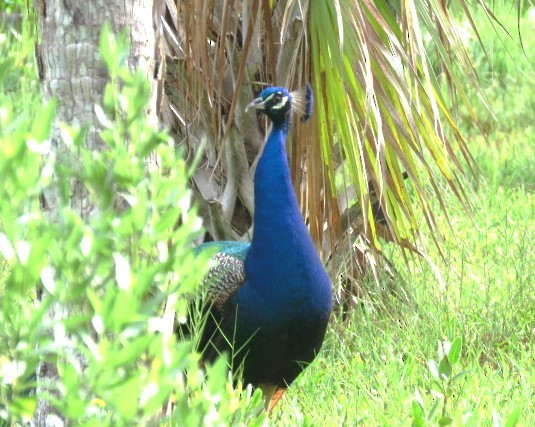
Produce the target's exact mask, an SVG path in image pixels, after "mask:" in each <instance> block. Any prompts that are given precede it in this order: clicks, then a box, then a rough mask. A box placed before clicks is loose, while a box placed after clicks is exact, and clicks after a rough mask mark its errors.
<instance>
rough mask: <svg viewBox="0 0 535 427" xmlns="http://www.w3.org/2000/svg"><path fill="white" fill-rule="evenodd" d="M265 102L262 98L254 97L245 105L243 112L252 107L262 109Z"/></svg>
mask: <svg viewBox="0 0 535 427" xmlns="http://www.w3.org/2000/svg"><path fill="white" fill-rule="evenodd" d="M265 104H266V101H265V100H264V99H263V98H261V97H258V98H255V99H253V101H252V102H251V103H250V104H249V105H247V107H245V112H246V113H247V111H249V110H250V109H251V108H254V109H255V110H263V109H264V105H265Z"/></svg>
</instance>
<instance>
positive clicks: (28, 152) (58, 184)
mask: <svg viewBox="0 0 535 427" xmlns="http://www.w3.org/2000/svg"><path fill="white" fill-rule="evenodd" d="M102 40H103V43H101V46H102V47H101V51H102V55H103V59H104V61H105V63H106V65H107V66H108V70H109V73H110V76H111V82H110V83H109V85H108V86H107V87H106V90H105V96H104V100H103V107H101V108H100V107H97V109H98V111H99V114H98V116H99V119H100V121H101V124H102V125H103V127H104V130H103V131H102V132H101V138H102V141H103V142H104V145H105V147H104V149H103V150H101V151H99V152H95V151H90V150H88V149H87V148H86V147H85V145H84V129H79V128H73V127H70V126H68V125H65V124H64V125H62V128H61V129H62V135H63V140H62V147H60V148H61V152H62V158H58V157H57V155H56V152H55V151H54V150H56V148H54V149H53V147H51V144H50V141H49V140H48V139H47V138H48V135H49V133H50V130H51V128H52V126H53V121H54V110H55V104H54V102H50V103H48V104H47V105H44V106H42V107H41V108H40V109H39V111H38V113H37V117H36V118H35V120H33V123H31V125H29V124H28V122H27V121H24V120H23V121H20V120H18V119H17V117H16V116H15V114H14V108H13V106H11V105H9V103H6V104H5V105H2V106H1V107H0V175H1V176H2V177H3V182H2V185H1V186H0V218H1V222H0V254H1V256H2V259H3V260H2V261H1V262H2V265H3V269H2V271H1V273H0V274H1V276H0V293H1V295H2V298H1V301H2V302H1V307H0V352H1V353H0V384H1V385H2V388H1V391H0V408H2V409H1V410H0V419H3V420H5V421H7V422H11V423H20V422H25V421H28V420H29V419H30V418H31V417H32V414H33V412H34V410H35V407H36V402H37V398H46V396H45V395H44V394H42V393H41V394H40V393H39V392H38V393H37V396H36V394H35V393H34V391H33V390H34V389H35V386H36V383H35V374H34V373H35V370H36V367H37V366H38V364H39V362H40V361H48V362H52V363H54V364H55V365H56V366H57V369H58V373H59V378H58V380H57V383H56V384H53V385H52V388H53V391H54V393H53V394H52V395H51V396H49V397H48V398H50V399H51V400H52V403H53V404H54V405H55V406H56V408H57V409H58V410H59V412H60V413H62V414H63V415H64V416H65V417H66V418H67V419H69V420H70V421H71V422H72V423H83V424H88V425H124V424H132V423H133V424H143V423H146V422H148V421H155V422H157V420H160V421H162V420H163V419H165V420H166V421H167V422H172V423H175V424H180V425H184V426H189V425H192V426H193V425H194V426H197V425H199V424H204V425H221V424H225V425H226V424H232V423H240V422H241V423H245V422H247V423H249V422H251V423H253V424H254V422H257V423H262V422H263V416H260V417H256V414H257V413H258V412H259V411H260V410H261V407H262V400H261V396H260V393H259V392H257V393H255V394H254V395H252V396H251V393H250V390H247V391H246V392H244V393H243V394H244V397H243V398H241V397H240V390H237V391H234V390H233V389H232V387H231V386H230V383H229V378H228V374H227V366H226V362H225V359H223V358H222V359H221V360H219V361H218V362H216V363H215V364H214V365H213V366H211V367H208V368H207V374H206V379H205V374H204V372H203V371H202V370H201V369H200V368H199V366H198V359H199V358H198V355H197V354H196V352H195V351H194V349H193V344H192V342H190V341H187V340H177V338H176V335H175V334H174V331H173V323H174V315H175V312H176V313H177V315H178V317H179V318H181V317H184V316H185V315H186V311H187V305H188V300H187V296H188V295H190V294H192V293H193V292H195V290H196V285H197V283H199V282H200V279H201V277H202V276H203V274H204V272H205V271H206V266H207V256H206V255H202V254H201V255H199V256H194V255H193V253H192V251H191V249H190V248H191V246H192V244H193V240H194V239H195V237H197V236H198V235H199V233H200V232H201V231H202V230H201V221H200V219H199V218H198V216H197V215H196V211H195V208H194V207H192V206H191V194H190V190H189V189H188V186H187V184H188V174H189V172H190V171H189V170H188V168H187V166H186V163H185V162H184V160H183V159H182V157H181V156H180V153H178V154H177V153H176V151H175V147H174V144H173V141H172V140H171V139H170V138H169V136H168V135H167V134H166V133H165V132H162V131H160V130H158V129H156V128H155V127H154V126H153V125H151V124H150V123H149V122H148V120H147V117H146V114H145V108H146V105H147V102H148V99H149V88H148V85H147V82H146V81H145V78H144V77H143V76H142V75H141V74H139V73H138V74H131V73H130V72H129V71H128V69H127V68H126V67H125V66H124V59H125V58H126V57H127V56H128V50H127V49H128V48H127V43H126V37H125V36H124V35H123V36H120V37H119V38H118V39H115V38H114V37H112V35H111V34H110V32H109V31H108V30H106V29H105V30H104V31H103V35H102ZM149 158H153V159H154V158H157V160H158V161H157V164H158V167H152V168H147V159H149ZM75 159H81V162H77V161H75ZM73 180H76V181H77V182H78V183H80V185H81V186H82V187H83V188H84V189H86V190H87V192H88V194H89V199H90V201H91V203H92V204H93V206H95V209H94V210H93V212H92V214H91V215H90V216H89V218H83V217H82V216H81V215H80V213H79V212H78V210H77V207H76V206H72V205H71V199H70V195H71V193H70V192H71V183H72V182H73ZM43 191H49V192H50V191H54V192H56V194H57V195H58V199H59V206H58V207H57V209H56V210H55V211H54V212H52V215H45V213H43V211H42V210H41V207H40V195H41V194H42V193H43ZM121 201H126V202H127V203H124V202H121ZM118 202H119V203H118ZM121 204H122V205H125V207H124V208H122V209H118V208H117V205H121ZM36 288H37V289H40V290H41V292H42V295H41V297H40V298H37V297H36ZM52 396H55V397H52ZM253 417H254V420H255V421H254V422H253Z"/></svg>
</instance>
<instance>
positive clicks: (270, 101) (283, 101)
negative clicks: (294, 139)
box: [245, 84, 313, 125]
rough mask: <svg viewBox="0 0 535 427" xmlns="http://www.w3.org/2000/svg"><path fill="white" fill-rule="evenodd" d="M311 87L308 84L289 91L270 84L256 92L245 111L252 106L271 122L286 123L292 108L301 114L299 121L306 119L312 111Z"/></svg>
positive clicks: (276, 123)
mask: <svg viewBox="0 0 535 427" xmlns="http://www.w3.org/2000/svg"><path fill="white" fill-rule="evenodd" d="M312 103H313V100H312V89H311V87H310V85H309V84H307V85H306V87H305V88H304V89H301V90H297V91H294V92H289V91H288V90H287V89H286V88H284V87H277V86H272V87H268V88H266V89H264V90H263V91H262V92H260V93H259V94H258V97H257V98H255V99H254V100H253V101H252V102H251V103H250V104H249V105H248V106H247V107H245V111H246V112H247V111H249V110H250V109H252V108H254V109H255V110H259V111H262V112H263V113H264V114H265V115H266V116H268V117H269V118H270V119H271V121H272V122H273V124H275V125H282V124H284V123H288V122H289V120H290V115H291V112H292V110H295V111H297V112H298V113H299V114H301V115H302V117H301V121H306V120H308V119H309V118H310V115H311V113H312Z"/></svg>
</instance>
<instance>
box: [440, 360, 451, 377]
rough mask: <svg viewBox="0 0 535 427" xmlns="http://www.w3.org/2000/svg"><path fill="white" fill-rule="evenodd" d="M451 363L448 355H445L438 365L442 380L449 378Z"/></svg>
mask: <svg viewBox="0 0 535 427" xmlns="http://www.w3.org/2000/svg"><path fill="white" fill-rule="evenodd" d="M451 371H452V368H451V363H450V362H449V360H448V357H447V356H444V357H443V358H442V360H441V361H440V364H439V365H438V374H439V376H440V379H441V380H443V381H444V380H447V379H449V378H450V376H451Z"/></svg>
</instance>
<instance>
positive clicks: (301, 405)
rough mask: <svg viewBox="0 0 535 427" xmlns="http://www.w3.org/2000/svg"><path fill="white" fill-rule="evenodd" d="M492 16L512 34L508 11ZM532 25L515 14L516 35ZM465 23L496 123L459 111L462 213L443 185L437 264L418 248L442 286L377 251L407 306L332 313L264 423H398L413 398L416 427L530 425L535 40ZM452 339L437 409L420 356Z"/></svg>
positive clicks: (534, 313) (534, 332)
mask: <svg viewBox="0 0 535 427" xmlns="http://www.w3.org/2000/svg"><path fill="white" fill-rule="evenodd" d="M495 12H496V13H497V15H498V16H499V17H504V23H505V24H506V26H507V28H508V29H509V33H510V34H511V35H513V36H514V35H515V34H516V21H515V20H516V18H515V16H514V14H515V13H516V12H515V10H514V9H513V10H512V11H511V10H510V9H508V8H507V7H502V8H501V9H499V10H497V11H495ZM530 19H531V21H530ZM532 20H533V18H528V17H524V18H523V19H522V22H521V24H522V25H523V28H524V29H526V28H528V24H529V23H530V22H531V24H530V25H533V21H532ZM476 23H477V25H480V26H481V28H482V31H481V35H482V37H483V43H484V44H485V45H486V47H487V48H488V52H489V54H490V61H487V60H485V59H484V57H483V54H482V52H481V50H480V48H479V50H478V45H477V42H476V41H475V40H474V39H472V40H471V41H470V44H469V46H468V47H469V50H470V51H472V53H473V54H474V55H475V59H476V60H475V64H476V67H478V70H479V71H480V76H481V84H482V87H483V89H484V93H485V95H486V97H487V99H488V101H489V103H490V105H491V107H492V109H493V111H494V113H495V115H496V118H497V120H496V121H495V120H492V119H490V117H491V116H490V113H488V111H487V110H486V109H485V107H484V105H483V104H482V103H481V104H476V106H475V108H476V113H477V115H478V116H479V117H481V118H483V120H482V122H483V123H482V125H483V128H484V130H486V131H487V132H488V134H487V138H483V137H482V136H480V135H479V133H478V132H479V131H478V130H477V129H476V128H475V126H474V125H473V123H472V122H471V121H470V120H469V119H468V117H467V116H463V112H462V111H461V112H460V113H461V124H462V126H463V131H464V133H465V134H466V135H467V136H468V137H469V138H470V143H469V144H470V148H471V151H472V153H473V154H474V157H475V158H476V160H477V163H478V165H479V168H480V170H481V176H480V178H479V179H478V180H477V181H475V180H474V181H473V184H474V197H473V201H474V211H473V212H471V213H467V212H466V211H464V210H463V208H462V207H461V205H460V203H459V202H458V200H457V199H456V197H455V195H453V194H451V193H450V192H449V191H448V190H447V189H445V190H444V193H443V196H444V200H445V203H446V205H447V206H448V210H449V221H450V222H451V224H452V227H451V228H450V227H449V225H448V218H446V216H445V215H444V214H438V216H437V221H438V229H439V230H440V233H441V235H442V238H443V241H444V245H443V248H444V259H441V257H440V255H439V254H438V253H437V252H436V250H435V251H433V249H430V250H431V253H430V256H431V259H432V260H433V261H434V262H435V264H436V266H437V268H438V270H439V271H440V274H441V275H442V278H443V281H442V283H441V282H440V281H439V280H437V276H436V274H435V272H434V271H433V270H432V268H431V267H430V266H429V264H428V263H427V262H426V261H424V260H420V259H412V260H411V261H410V263H409V265H406V264H405V263H404V262H403V260H402V258H401V257H400V254H399V253H398V251H397V250H396V249H395V248H389V249H387V251H388V252H387V255H388V256H389V257H390V258H391V259H394V261H395V265H396V267H397V269H398V270H399V272H400V273H401V275H402V277H403V278H404V281H405V285H404V286H406V289H405V290H406V292H407V293H408V294H409V295H410V300H411V302H410V303H407V302H403V301H400V300H397V299H396V298H395V297H394V296H383V308H384V309H383V310H373V311H372V310H369V306H370V304H366V303H367V302H368V301H366V300H364V301H362V302H363V304H361V305H360V306H357V309H356V310H355V311H354V312H353V313H352V315H351V316H350V317H349V319H342V318H341V316H339V315H336V314H335V316H334V319H333V320H332V322H331V325H330V328H329V330H328V336H327V340H326V343H325V345H324V347H323V349H322V352H321V354H320V356H319V358H318V359H317V360H316V362H314V364H313V365H312V366H311V367H310V368H308V369H307V370H306V371H305V373H304V374H303V375H302V376H301V377H300V378H299V379H298V380H297V382H296V383H295V384H294V386H292V387H291V388H290V389H289V390H288V392H287V394H286V396H285V397H284V398H283V400H282V401H281V404H280V407H278V408H276V409H275V411H274V413H273V415H272V417H271V422H272V424H273V425H288V426H293V425H305V426H308V425H311V426H316V425H318V426H319V425H321V426H338V425H356V424H362V425H374V426H375V425H385V426H391V425H410V424H411V423H412V422H413V420H414V419H413V405H414V404H415V403H414V402H415V401H416V400H417V395H419V396H421V397H419V398H418V399H419V400H420V401H421V403H422V406H423V408H424V412H425V416H426V417H427V416H428V414H429V412H430V410H431V408H432V407H433V405H434V404H437V405H438V406H437V408H436V413H435V414H436V416H435V417H434V418H433V420H432V421H427V424H426V425H438V422H437V421H438V418H440V417H441V416H442V415H443V416H445V417H449V418H451V420H452V423H453V425H477V426H479V425H489V426H490V425H493V426H501V425H514V420H515V419H516V418H517V417H518V425H521V426H528V425H535V406H534V403H533V396H534V395H535V362H534V360H535V349H534V344H533V343H534V342H535V281H534V279H533V277H534V276H535V269H534V266H535V194H534V192H535V135H534V133H535V132H534V129H535V125H534V124H535V113H534V111H535V107H534V105H533V102H534V99H535V92H534V90H533V89H534V78H533V76H534V75H535V74H534V70H535V68H534V65H533V64H535V51H534V47H535V33H533V31H529V30H526V31H524V32H523V36H524V40H523V41H524V45H525V46H526V50H525V51H524V52H523V53H522V52H521V51H520V50H519V46H518V42H517V41H515V40H513V39H511V38H508V37H503V34H502V38H503V40H504V43H505V47H504V46H503V45H501V44H500V42H499V40H498V39H497V38H496V36H495V34H493V30H492V29H491V28H490V26H489V25H488V24H486V23H485V22H484V18H483V17H482V16H481V14H476ZM513 38H514V37H513ZM504 49H507V50H508V51H509V53H506V52H505V51H504ZM519 53H522V54H523V55H525V57H523V56H522V55H519ZM469 89H470V88H467V90H469ZM436 208H437V209H436V212H440V207H439V206H438V204H437V206H436ZM452 229H453V231H452ZM425 238H427V239H429V240H430V238H431V236H429V235H428V236H424V239H425ZM428 246H429V247H430V248H432V246H433V245H432V244H429V245H428ZM368 298H370V297H368ZM374 303H375V302H374ZM455 337H460V338H462V343H463V347H462V352H461V355H460V359H459V361H458V363H457V364H455V365H454V366H453V374H452V376H455V375H456V374H458V373H460V372H464V371H466V372H465V373H464V374H463V375H462V376H461V377H460V378H458V380H456V381H455V382H453V383H452V384H451V387H450V390H451V396H450V397H449V398H448V400H447V402H446V404H445V405H444V401H443V398H442V396H441V394H440V393H439V392H438V391H437V387H436V382H434V381H433V377H432V374H431V371H430V369H429V361H430V360H435V361H437V362H439V361H440V358H439V346H440V343H441V342H442V341H448V342H452V341H453V340H454V339H455ZM508 423H509V424H508Z"/></svg>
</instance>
